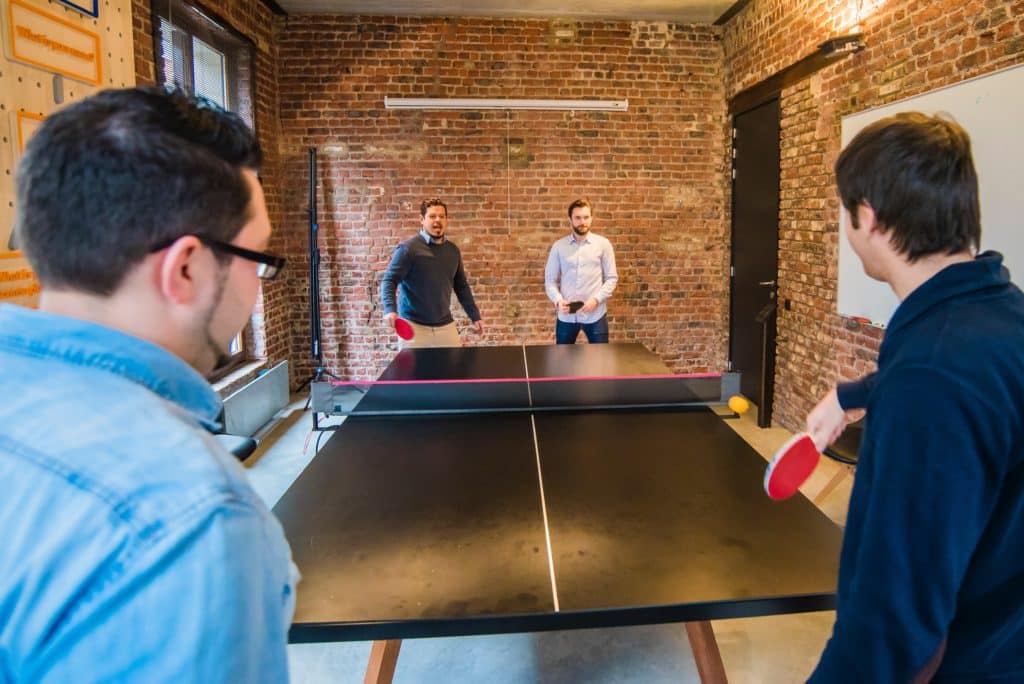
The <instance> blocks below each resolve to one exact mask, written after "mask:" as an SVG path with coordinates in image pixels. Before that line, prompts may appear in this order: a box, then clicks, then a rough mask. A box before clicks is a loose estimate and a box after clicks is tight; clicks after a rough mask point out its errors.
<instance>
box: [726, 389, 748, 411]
mask: <svg viewBox="0 0 1024 684" xmlns="http://www.w3.org/2000/svg"><path fill="white" fill-rule="evenodd" d="M729 410H730V411H734V412H736V413H738V414H740V415H743V414H744V413H746V412H747V411H749V410H750V402H749V401H747V400H746V399H745V398H744V397H741V396H740V395H738V394H734V395H732V396H731V397H729Z"/></svg>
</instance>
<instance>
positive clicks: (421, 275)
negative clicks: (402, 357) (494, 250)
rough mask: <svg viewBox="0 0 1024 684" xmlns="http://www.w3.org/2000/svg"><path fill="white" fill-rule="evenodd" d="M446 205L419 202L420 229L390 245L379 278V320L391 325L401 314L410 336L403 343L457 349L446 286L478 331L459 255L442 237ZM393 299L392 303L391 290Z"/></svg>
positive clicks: (435, 201)
mask: <svg viewBox="0 0 1024 684" xmlns="http://www.w3.org/2000/svg"><path fill="white" fill-rule="evenodd" d="M447 228H448V207H447V206H446V205H445V203H444V202H442V201H441V200H439V199H436V198H435V199H428V200H424V201H423V202H422V203H421V204H420V231H419V233H417V234H416V235H415V236H414V237H411V238H409V239H408V240H406V241H405V242H403V243H401V244H400V245H398V247H396V248H395V251H394V254H392V256H391V264H390V265H389V266H388V270H387V271H385V273H384V277H383V278H382V279H381V285H380V287H381V299H382V300H383V302H384V322H385V323H386V324H387V326H388V327H389V328H390V329H391V330H394V329H395V320H396V319H397V318H398V317H399V316H401V317H402V318H403V319H405V320H407V321H409V323H410V324H411V325H412V329H413V332H414V337H413V338H412V339H411V340H408V341H406V342H405V343H404V346H406V347H458V346H461V345H462V341H461V340H460V339H459V331H458V329H457V328H456V327H455V319H454V318H452V311H451V299H452V290H454V291H455V296H456V297H457V298H458V300H459V303H460V304H462V308H463V309H464V310H465V311H466V315H467V316H469V320H471V321H473V329H474V330H476V332H477V333H482V332H483V331H484V322H483V321H482V320H481V318H480V311H479V310H478V309H477V308H476V302H474V301H473V292H472V290H470V288H469V282H468V281H467V280H466V270H465V269H464V268H463V267H462V253H461V252H459V248H458V247H456V246H455V243H454V242H451V241H450V240H448V238H446V237H445V231H446V230H447ZM396 288H397V289H398V302H397V305H396V303H395V289H396Z"/></svg>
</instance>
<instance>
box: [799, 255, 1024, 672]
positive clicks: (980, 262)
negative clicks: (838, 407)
mask: <svg viewBox="0 0 1024 684" xmlns="http://www.w3.org/2000/svg"><path fill="white" fill-rule="evenodd" d="M840 403H841V404H842V405H843V406H844V407H845V408H852V407H854V406H858V405H859V406H864V407H866V408H867V423H866V427H865V431H864V438H863V441H862V443H861V449H860V456H859V461H858V465H857V474H856V478H855V481H854V487H853V493H852V496H851V498H850V509H849V514H848V517H847V527H846V533H845V537H844V540H843V549H842V554H841V557H840V569H839V593H838V606H837V614H836V624H835V628H834V631H833V634H832V638H831V639H830V640H829V642H828V645H827V647H826V648H825V652H824V654H823V655H822V658H821V662H820V663H819V664H818V668H817V670H815V672H814V674H813V675H812V677H811V681H812V682H907V681H910V679H911V678H912V677H913V676H914V675H915V674H916V673H918V672H919V671H920V670H921V669H922V667H923V666H924V665H925V664H926V663H927V662H928V660H929V659H930V658H931V656H932V655H933V654H934V653H935V652H936V651H937V650H938V649H939V647H940V645H941V644H942V642H943V641H944V640H945V642H946V646H945V655H944V657H943V659H942V664H941V667H940V669H939V671H938V674H937V675H936V678H935V679H934V680H933V681H936V682H954V681H956V682H959V681H969V682H1011V681H1012V682H1024V427H1022V422H1024V294H1022V293H1021V291H1020V290H1019V289H1018V288H1017V287H1016V286H1014V285H1013V284H1012V283H1010V282H1009V274H1008V273H1007V272H1006V269H1004V268H1002V257H1001V256H1000V255H999V254H996V253H994V252H987V253H985V254H983V255H981V256H979V257H978V258H977V259H975V260H974V261H972V262H967V263H962V264H955V265H953V266H949V267H948V268H945V269H943V270H942V271H941V272H939V273H938V274H936V275H935V276H934V277H932V278H931V279H929V280H928V281H927V282H925V283H924V284H922V285H921V286H920V287H918V288H917V289H916V290H914V291H913V292H912V293H911V294H910V295H909V296H908V297H907V298H906V299H905V300H904V301H903V302H902V303H901V304H900V306H899V308H898V309H897V310H896V313H895V314H894V315H893V318H892V321H890V325H889V328H888V330H887V331H886V334H885V339H884V340H883V342H882V346H881V349H880V351H879V357H878V372H877V373H875V374H874V376H873V377H870V378H869V379H868V380H867V381H866V382H862V383H855V384H853V385H849V386H846V387H845V388H843V389H842V390H841V391H840Z"/></svg>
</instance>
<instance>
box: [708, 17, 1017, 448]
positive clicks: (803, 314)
mask: <svg viewBox="0 0 1024 684" xmlns="http://www.w3.org/2000/svg"><path fill="white" fill-rule="evenodd" d="M856 5H857V3H848V2H836V1H834V0H833V1H822V0H819V1H814V0H801V1H799V2H796V1H793V0H755V1H754V2H752V3H751V4H750V5H748V6H747V8H746V9H744V10H743V11H742V12H741V13H740V14H739V15H737V16H736V17H735V18H734V19H733V20H732V21H731V22H730V23H729V24H728V25H727V26H726V27H725V30H724V32H723V46H724V52H725V68H724V72H725V75H726V92H727V96H729V97H731V96H732V95H735V94H736V93H737V92H739V91H741V90H743V89H745V88H747V87H749V86H751V85H754V84H755V83H757V82H758V81H760V80H762V79H763V78H765V77H767V76H770V75H771V74H772V73H774V72H776V71H778V70H779V69H781V68H783V67H785V66H787V65H788V64H791V63H792V62H794V61H796V60H797V59H799V58H801V57H803V56H804V55H806V54H809V53H810V52H813V50H814V49H815V48H816V46H817V45H818V44H819V43H821V42H822V41H824V40H825V39H827V38H829V37H831V36H832V35H835V34H836V33H840V32H845V31H846V30H848V29H849V28H850V27H852V26H853V25H854V24H855V22H856V19H857V18H856V16H855V15H854V14H852V13H851V12H852V10H851V6H852V8H853V9H855V8H856ZM861 18H862V21H861V28H862V30H863V32H864V34H865V41H866V43H867V45H868V47H867V49H866V50H864V51H863V52H861V53H859V54H857V55H855V56H853V57H850V58H847V59H845V60H843V61H841V62H839V63H837V64H835V65H832V66H830V67H828V68H826V69H824V70H822V71H821V72H819V73H818V74H816V75H814V76H812V77H810V78H809V79H806V80H804V81H803V82H801V83H799V84H797V85H795V86H793V87H792V88H789V89H788V90H786V91H785V92H784V93H783V97H782V103H781V104H782V169H781V171H782V188H781V190H782V195H781V209H780V211H781V216H780V225H779V297H780V299H783V300H786V299H789V300H791V302H792V310H791V311H781V312H780V318H779V341H778V363H777V371H776V404H775V407H776V409H775V411H776V412H775V417H776V420H778V421H779V422H780V423H782V424H783V425H785V426H787V427H789V428H793V429H795V428H797V427H798V426H800V425H802V424H803V417H804V416H805V415H806V413H807V411H808V410H809V409H810V408H811V406H813V404H814V402H815V400H816V399H817V397H819V396H820V395H821V394H822V393H823V392H824V391H825V390H826V389H827V388H828V387H829V386H830V385H831V384H832V382H833V381H834V380H835V379H836V378H854V377H857V376H859V375H861V374H863V373H864V372H867V371H869V370H871V369H872V368H873V367H874V359H875V357H876V355H877V349H878V344H879V342H880V340H881V331H879V330H877V329H874V328H870V327H867V326H861V325H858V324H856V323H852V322H849V321H845V320H844V319H842V318H840V317H839V316H838V315H837V314H836V297H835V293H836V278H837V268H838V266H837V264H838V244H839V242H838V241H839V239H840V236H839V232H838V216H839V200H838V197H837V196H836V193H835V188H834V183H835V179H834V175H833V173H832V166H833V165H834V163H835V159H836V157H837V156H838V154H839V151H840V124H841V119H842V117H843V116H845V115H847V114H851V113H854V112H857V111H861V110H864V109H868V108H871V107H876V106H879V105H882V104H886V103H888V102H892V101H895V100H898V99H903V98H906V97H910V96H913V95H917V94H920V93H922V92H927V91H930V90H933V89H935V88H939V87H942V86H946V85H950V84H953V83H957V82H959V81H961V80H964V79H966V78H972V77H975V76H979V75H981V74H984V73H987V72H990V71H993V70H995V69H999V68H1003V67H1007V66H1011V65H1013V64H1017V63H1020V62H1022V61H1024V2H1022V1H1021V0H1014V1H1009V0H1007V1H996V0H969V1H967V2H964V1H962V0H960V1H955V2H954V1H949V0H936V1H933V2H919V1H916V0H906V1H896V0H890V1H889V2H878V1H877V0H864V2H863V3H862V15H861ZM843 239H845V238H843Z"/></svg>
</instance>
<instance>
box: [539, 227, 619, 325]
mask: <svg viewBox="0 0 1024 684" xmlns="http://www.w3.org/2000/svg"><path fill="white" fill-rule="evenodd" d="M618 282H619V273H618V271H617V270H616V268H615V252H614V250H612V243H610V242H608V239H607V238H604V237H602V236H600V235H595V234H594V233H587V234H586V235H585V236H584V237H582V238H580V237H578V236H577V235H576V234H575V233H572V234H570V235H569V236H568V237H564V238H561V239H560V240H558V241H556V242H555V244H553V245H552V246H551V251H550V252H549V253H548V263H547V266H546V267H545V269H544V289H545V290H546V292H547V295H548V299H550V300H551V301H552V302H553V303H555V304H558V302H559V300H562V299H564V300H565V301H567V302H576V301H579V302H585V301H587V300H588V299H591V298H594V299H597V308H596V309H594V310H593V311H591V312H590V313H586V314H584V313H575V314H564V313H562V312H561V311H559V312H558V320H560V321H563V322H565V323H596V322H597V321H599V320H601V317H602V316H604V315H605V314H606V313H608V304H607V303H606V302H607V301H608V299H609V298H610V297H611V296H612V293H613V292H614V291H615V285H616V284H617V283H618Z"/></svg>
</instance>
